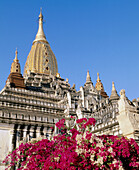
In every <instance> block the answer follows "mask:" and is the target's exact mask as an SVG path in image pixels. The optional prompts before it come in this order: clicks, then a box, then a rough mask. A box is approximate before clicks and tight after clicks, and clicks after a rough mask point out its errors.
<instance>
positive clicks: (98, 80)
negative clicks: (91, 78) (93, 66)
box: [97, 73, 101, 82]
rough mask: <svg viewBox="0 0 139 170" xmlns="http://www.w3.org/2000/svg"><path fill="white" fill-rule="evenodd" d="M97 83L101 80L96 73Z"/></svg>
mask: <svg viewBox="0 0 139 170" xmlns="http://www.w3.org/2000/svg"><path fill="white" fill-rule="evenodd" d="M97 82H101V80H100V78H99V73H97Z"/></svg>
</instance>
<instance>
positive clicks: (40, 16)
mask: <svg viewBox="0 0 139 170" xmlns="http://www.w3.org/2000/svg"><path fill="white" fill-rule="evenodd" d="M39 18H43V15H42V7H41V8H40V15H39Z"/></svg>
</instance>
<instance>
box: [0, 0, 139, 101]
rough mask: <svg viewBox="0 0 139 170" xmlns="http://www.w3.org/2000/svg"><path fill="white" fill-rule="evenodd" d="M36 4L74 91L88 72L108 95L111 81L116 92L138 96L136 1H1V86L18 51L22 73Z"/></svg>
mask: <svg viewBox="0 0 139 170" xmlns="http://www.w3.org/2000/svg"><path fill="white" fill-rule="evenodd" d="M40 7H42V12H43V15H44V20H45V23H44V32H45V34H46V38H47V40H48V42H49V43H50V46H51V48H52V50H53V52H54V54H55V56H56V58H57V62H58V70H59V73H60V75H61V77H62V78H68V79H69V82H70V84H71V86H72V85H73V83H75V84H76V89H77V90H78V89H79V87H80V86H83V85H84V83H85V80H86V72H87V70H89V71H90V75H91V78H92V81H93V84H94V85H95V84H96V79H97V72H99V73H100V78H101V81H102V83H103V85H104V89H105V91H106V92H107V94H108V95H110V93H111V86H112V81H114V82H115V86H116V89H117V91H118V93H119V92H120V90H121V89H125V90H126V95H127V97H128V98H129V99H130V100H132V99H134V98H138V97H139V88H138V86H139V78H138V77H139V10H138V9H139V1H138V0H134V1H133V0H24V1H22V0H20V1H19V0H13V1H11V0H1V1H0V40H1V41H0V90H1V89H2V88H3V87H4V85H5V81H6V79H7V77H8V75H9V73H10V67H11V63H12V62H13V59H14V56H15V49H16V47H17V49H18V58H19V61H20V64H21V70H22V73H23V70H24V65H25V62H26V58H27V56H28V54H29V51H30V49H31V46H32V42H33V40H34V39H35V35H36V33H37V29H38V22H37V21H38V15H39V13H40Z"/></svg>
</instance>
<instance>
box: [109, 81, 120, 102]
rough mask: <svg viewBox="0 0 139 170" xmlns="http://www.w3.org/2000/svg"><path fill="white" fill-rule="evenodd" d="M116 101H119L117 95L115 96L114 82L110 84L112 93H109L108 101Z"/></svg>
mask: <svg viewBox="0 0 139 170" xmlns="http://www.w3.org/2000/svg"><path fill="white" fill-rule="evenodd" d="M116 99H119V95H118V94H117V91H116V89H115V85H114V82H112V91H111V96H110V100H116Z"/></svg>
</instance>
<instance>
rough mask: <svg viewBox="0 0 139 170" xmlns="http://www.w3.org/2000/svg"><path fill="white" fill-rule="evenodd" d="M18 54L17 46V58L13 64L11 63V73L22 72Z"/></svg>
mask: <svg viewBox="0 0 139 170" xmlns="http://www.w3.org/2000/svg"><path fill="white" fill-rule="evenodd" d="M17 54H18V51H17V48H16V51H15V59H14V61H13V63H12V65H11V73H21V69H20V64H19V60H18V58H17Z"/></svg>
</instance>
